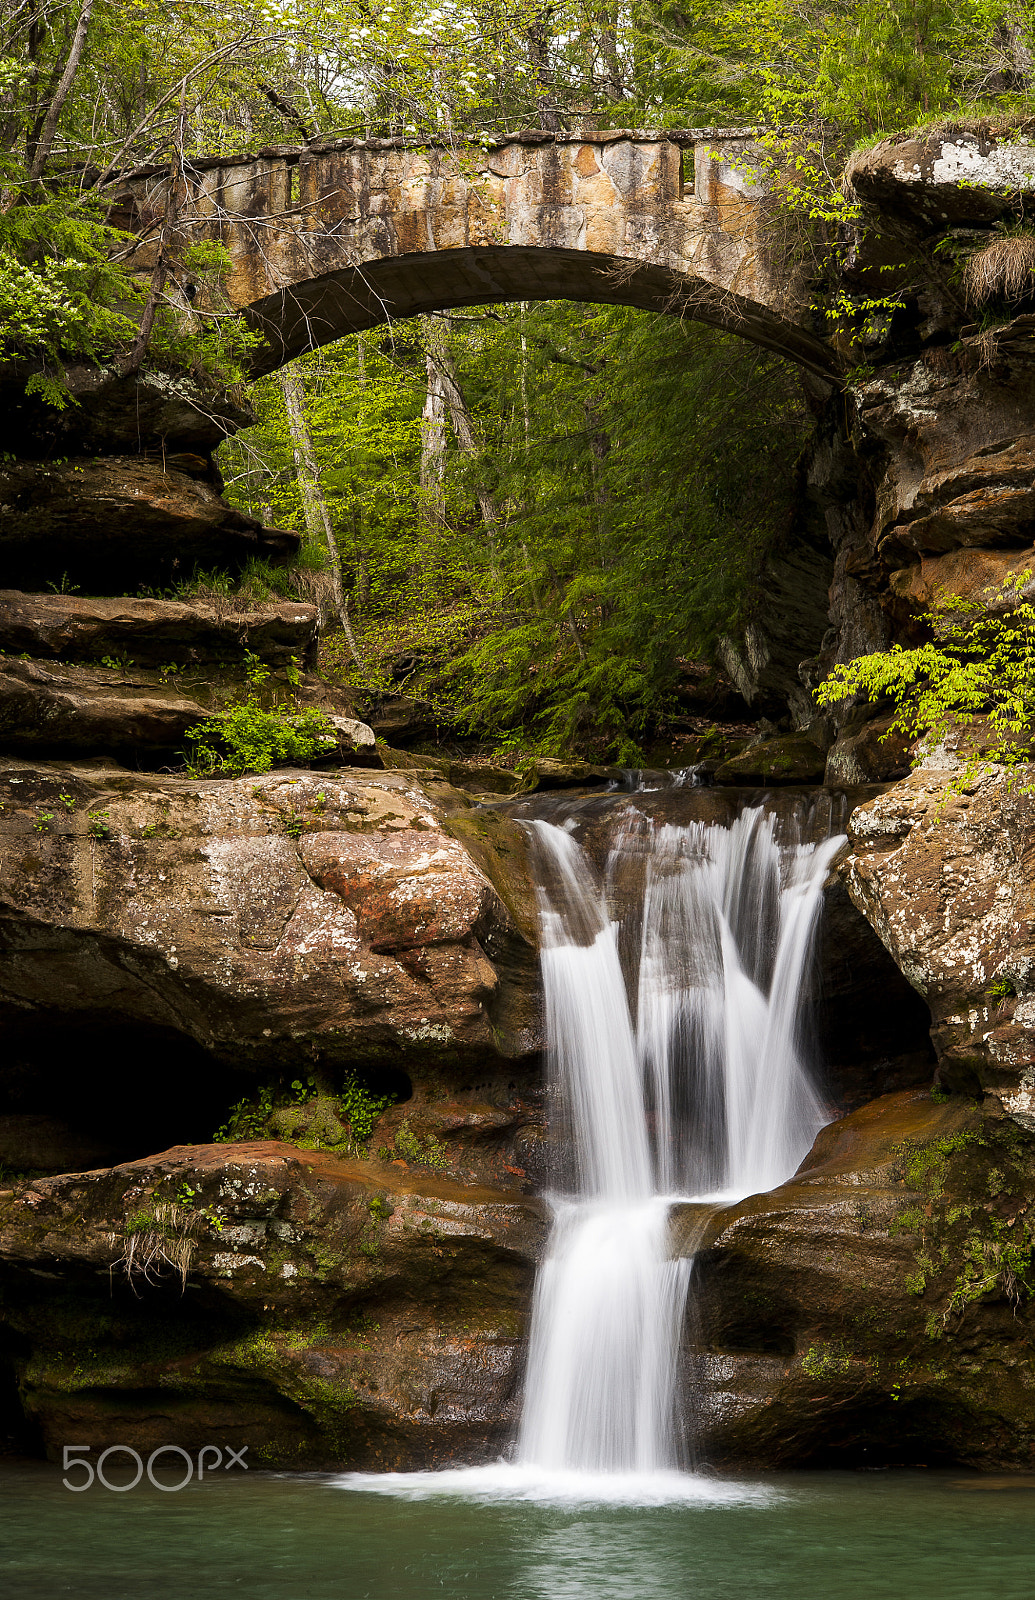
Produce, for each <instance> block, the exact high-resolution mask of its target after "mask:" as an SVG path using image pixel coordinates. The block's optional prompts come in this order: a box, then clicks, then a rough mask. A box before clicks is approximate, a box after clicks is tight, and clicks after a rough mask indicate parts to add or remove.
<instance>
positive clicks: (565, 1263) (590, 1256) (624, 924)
mask: <svg viewBox="0 0 1035 1600" xmlns="http://www.w3.org/2000/svg"><path fill="white" fill-rule="evenodd" d="M527 826H528V828H529V830H530V832H531V835H532V838H533V842H534V849H535V853H536V855H537V857H538V861H539V867H540V871H539V874H538V876H539V915H540V923H541V929H542V968H543V981H544V989H545V1000H546V1020H547V1037H548V1056H549V1081H548V1095H549V1099H550V1101H551V1103H552V1105H553V1106H554V1107H555V1108H556V1114H557V1116H559V1118H560V1119H561V1126H562V1128H563V1131H564V1133H565V1135H566V1138H565V1140H564V1144H565V1147H566V1148H567V1149H569V1150H570V1159H571V1163H572V1171H571V1173H570V1174H569V1180H570V1181H569V1188H570V1190H571V1191H572V1192H570V1193H566V1194H558V1195H556V1196H555V1197H554V1199H553V1207H554V1225H553V1231H552V1234H551V1237H550V1242H549V1245H548V1249H547V1257H546V1260H545V1262H544V1263H543V1266H542V1268H541V1270H540V1273H539V1277H538V1280H537V1283H536V1289H535V1295H534V1299H533V1306H532V1330H531V1341H530V1351H529V1362H528V1372H527V1377H526V1386H525V1402H524V1409H523V1414H522V1420H521V1430H520V1437H519V1441H518V1459H519V1461H520V1462H521V1463H522V1464H523V1465H525V1466H528V1467H537V1468H539V1469H547V1470H552V1471H556V1470H559V1471H566V1472H577V1473H658V1472H664V1471H667V1470H671V1469H673V1468H675V1467H677V1466H678V1465H679V1439H678V1428H677V1425H676V1422H677V1418H676V1396H677V1390H678V1382H677V1378H678V1360H679V1348H680V1336H681V1329H682V1323H683V1317H684V1311H685V1303H686V1296H687V1289H688V1284H689V1274H690V1262H689V1261H688V1260H687V1259H685V1258H684V1259H673V1258H672V1254H671V1250H670V1248H669V1223H668V1217H669V1208H670V1206H671V1203H672V1201H673V1200H675V1199H694V1198H709V1197H710V1198H715V1199H716V1200H718V1199H724V1200H725V1199H733V1198H740V1197H742V1196H744V1195H746V1194H751V1193H755V1192H758V1191H762V1190H766V1189H768V1188H771V1187H773V1186H774V1185H776V1184H778V1183H781V1182H783V1181H784V1180H785V1179H786V1178H788V1177H789V1176H790V1175H791V1173H793V1172H794V1170H795V1168H796V1167H797V1166H798V1164H799V1163H800V1161H801V1159H802V1158H803V1156H804V1155H805V1154H806V1152H807V1151H808V1149H809V1146H810V1145H811V1143H812V1141H813V1139H814V1137H815V1135H816V1133H817V1131H818V1130H819V1128H820V1127H821V1126H822V1125H823V1123H824V1121H825V1120H826V1117H825V1115H824V1111H823V1107H822V1105H821V1102H820V1100H819V1097H818V1095H817V1093H816V1090H815V1088H814V1087H813V1085H812V1083H811V1081H810V1077H809V1073H808V1070H807V1065H806V1062H805V1061H804V1059H803V1053H802V1048H801V1037H802V1030H803V1025H804V1021H805V1017H804V1011H805V1007H806V998H807V987H808V986H807V981H806V980H807V968H808V962H809V957H810V954H811V949H812V942H813V938H814V933H815V927H816V921H817V917H818V913H819V909H820V904H821V892H822V885H823V881H824V878H825V876H826V873H827V870H828V867H829V864H830V860H831V858H832V856H833V855H834V853H835V852H836V850H837V848H838V846H839V844H840V843H841V839H840V837H837V836H834V837H829V838H825V839H823V840H822V841H821V842H819V843H816V842H813V841H810V840H809V839H807V838H806V836H805V832H806V830H804V829H803V828H802V826H801V819H800V818H798V819H797V821H796V822H795V820H794V819H792V820H791V822H790V824H789V825H785V827H784V829H783V832H782V833H781V828H780V825H779V824H778V821H777V818H776V817H775V816H774V815H773V814H772V813H771V812H770V811H767V810H766V809H765V808H764V807H761V806H758V807H753V808H750V809H745V810H743V811H742V812H741V813H740V815H739V816H737V817H736V818H735V820H734V821H733V822H732V823H731V824H730V825H729V826H725V825H723V824H721V823H691V824H689V825H687V826H672V825H670V824H666V825H661V826H655V825H654V824H653V823H652V822H650V821H649V819H647V818H645V817H643V816H642V815H640V814H639V813H633V815H632V816H631V817H628V818H627V819H626V822H625V825H624V826H623V828H622V830H621V832H620V833H619V835H618V837H617V838H616V839H615V841H614V842H613V845H612V848H611V851H610V855H609V859H608V862H607V867H606V870H605V872H604V874H603V876H602V877H601V875H600V874H598V872H597V871H596V869H595V867H594V865H593V863H592V861H591V859H590V857H589V856H588V855H587V853H586V852H585V850H583V849H582V847H581V846H580V845H579V844H578V843H577V842H576V840H575V839H574V838H573V837H572V833H571V832H570V831H569V828H568V827H566V826H563V825H562V826H557V825H554V824H552V823H548V822H542V821H535V822H530V823H528V824H527ZM788 835H789V837H788ZM630 852H634V853H638V854H639V856H641V857H642V872H641V874H640V883H639V890H638V893H637V895H636V896H635V897H634V901H635V903H634V904H632V905H631V906H627V907H626V908H625V915H624V917H623V918H616V917H615V916H614V915H613V914H612V910H611V907H610V900H609V893H608V889H609V887H610V888H611V889H612V890H613V888H614V884H615V880H616V877H617V876H618V875H619V874H620V873H621V871H622V870H623V864H625V863H627V861H628V857H629V854H630Z"/></svg>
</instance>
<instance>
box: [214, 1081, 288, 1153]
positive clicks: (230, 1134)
mask: <svg viewBox="0 0 1035 1600" xmlns="http://www.w3.org/2000/svg"><path fill="white" fill-rule="evenodd" d="M275 1093H276V1091H275V1089H273V1088H272V1087H271V1086H269V1085H267V1086H266V1087H265V1088H262V1089H259V1090H257V1092H256V1094H255V1095H254V1096H248V1095H245V1096H244V1098H243V1099H241V1100H238V1102H237V1104H236V1105H233V1106H231V1107H230V1110H229V1112H228V1113H227V1119H226V1121H225V1122H224V1123H223V1126H222V1127H221V1128H217V1129H216V1131H215V1133H214V1134H213V1135H212V1140H213V1143H214V1144H240V1143H242V1142H243V1141H245V1140H249V1139H267V1138H269V1133H268V1131H267V1128H266V1124H267V1122H268V1121H269V1117H270V1113H271V1112H272V1110H273V1106H274V1095H275Z"/></svg>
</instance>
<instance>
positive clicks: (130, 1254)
mask: <svg viewBox="0 0 1035 1600" xmlns="http://www.w3.org/2000/svg"><path fill="white" fill-rule="evenodd" d="M204 1220H205V1219H204V1217H203V1216H202V1215H201V1213H200V1212H193V1211H190V1210H188V1209H187V1208H186V1207H185V1206H182V1205H178V1204H177V1203H176V1202H175V1201H170V1200H154V1199H153V1197H152V1204H151V1206H150V1207H149V1208H148V1209H146V1210H141V1211H138V1212H137V1213H135V1215H133V1216H130V1217H127V1218H126V1222H125V1226H124V1228H123V1230H122V1234H121V1236H120V1235H119V1234H117V1233H112V1234H110V1235H109V1243H110V1244H112V1245H113V1246H114V1245H117V1244H121V1246H122V1253H121V1255H119V1256H118V1257H117V1258H116V1259H115V1260H114V1261H112V1263H111V1265H110V1267H109V1271H110V1272H116V1271H119V1270H121V1271H122V1272H123V1273H124V1275H125V1276H126V1278H127V1279H128V1280H129V1284H130V1287H131V1288H132V1289H133V1292H134V1293H136V1288H137V1284H138V1283H140V1282H143V1283H148V1284H154V1283H157V1282H158V1280H159V1279H160V1278H161V1276H162V1275H163V1274H164V1273H165V1272H170V1271H171V1272H176V1273H178V1274H179V1278H180V1289H181V1292H182V1290H183V1289H185V1288H186V1285H187V1273H188V1272H189V1271H190V1265H191V1262H192V1261H193V1259H194V1252H195V1250H196V1249H197V1240H196V1238H195V1235H196V1233H197V1231H198V1229H199V1228H200V1227H201V1225H202V1223H203V1221H204Z"/></svg>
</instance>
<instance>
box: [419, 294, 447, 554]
mask: <svg viewBox="0 0 1035 1600" xmlns="http://www.w3.org/2000/svg"><path fill="white" fill-rule="evenodd" d="M429 320H430V319H429ZM427 363H428V386H427V392H426V394H425V396H424V410H423V412H422V414H421V419H420V486H421V489H422V490H423V492H424V516H425V519H426V521H428V522H430V523H431V524H432V526H433V527H439V528H441V527H442V526H443V525H444V523H445V520H446V496H445V476H446V386H445V382H444V380H443V377H442V373H441V371H440V369H439V367H438V364H437V362H436V359H435V357H434V356H433V355H432V354H431V351H430V348H429V351H428V357H427Z"/></svg>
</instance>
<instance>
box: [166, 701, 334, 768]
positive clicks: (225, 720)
mask: <svg viewBox="0 0 1035 1600" xmlns="http://www.w3.org/2000/svg"><path fill="white" fill-rule="evenodd" d="M186 738H187V740H188V751H187V753H186V761H187V767H188V770H189V771H190V772H191V774H192V775H193V776H195V777H199V776H203V775H205V774H209V773H214V772H225V773H227V774H228V775H229V776H230V777H234V778H239V777H240V776H241V774H242V773H243V772H269V771H270V769H271V768H272V767H277V766H287V765H290V763H291V762H293V761H312V760H313V759H314V758H315V757H316V756H323V755H327V754H328V752H329V751H330V750H332V749H333V748H334V747H335V746H336V744H337V742H338V736H337V734H336V733H335V731H334V728H333V726H332V724H331V723H330V722H329V721H328V719H327V717H325V716H324V714H323V712H322V711H318V710H317V709H316V708H315V707H310V708H309V709H308V710H305V711H283V710H280V709H277V708H275V709H274V710H272V711H266V710H264V709H263V707H262V706H261V705H260V704H259V702H258V700H257V699H256V698H255V697H254V695H251V696H249V698H248V699H247V700H240V701H237V702H236V703H235V704H232V705H229V706H227V707H226V708H225V710H224V711H223V712H221V713H220V715H219V716H217V717H210V718H209V719H208V721H207V722H199V723H197V724H196V725H195V726H194V727H193V728H188V729H187V733H186Z"/></svg>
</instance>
